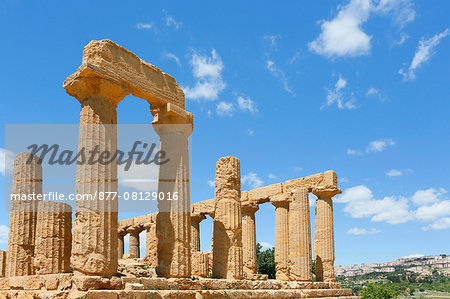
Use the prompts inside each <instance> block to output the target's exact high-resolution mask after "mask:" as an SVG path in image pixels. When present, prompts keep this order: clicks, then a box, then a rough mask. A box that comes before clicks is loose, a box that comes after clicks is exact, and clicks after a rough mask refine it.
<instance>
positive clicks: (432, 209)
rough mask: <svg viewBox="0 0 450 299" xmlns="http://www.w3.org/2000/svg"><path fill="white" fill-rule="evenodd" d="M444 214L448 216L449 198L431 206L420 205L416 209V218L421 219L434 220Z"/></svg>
mask: <svg viewBox="0 0 450 299" xmlns="http://www.w3.org/2000/svg"><path fill="white" fill-rule="evenodd" d="M446 216H450V200H443V201H440V202H437V203H435V204H432V205H431V206H422V207H419V208H418V209H417V211H416V218H417V219H419V220H423V221H436V220H438V219H439V218H441V217H446Z"/></svg>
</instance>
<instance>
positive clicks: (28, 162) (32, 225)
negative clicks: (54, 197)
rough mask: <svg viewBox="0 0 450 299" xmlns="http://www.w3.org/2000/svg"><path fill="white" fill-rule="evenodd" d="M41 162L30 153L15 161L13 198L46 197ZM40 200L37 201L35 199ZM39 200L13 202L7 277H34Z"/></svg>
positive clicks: (12, 200)
mask: <svg viewBox="0 0 450 299" xmlns="http://www.w3.org/2000/svg"><path fill="white" fill-rule="evenodd" d="M41 162H42V161H41V159H40V158H39V157H38V156H36V155H33V154H30V153H20V154H18V155H17V156H16V157H15V159H14V175H13V183H12V192H11V194H12V196H15V195H16V196H19V198H20V197H22V196H28V195H31V194H42V166H41ZM35 199H37V198H35ZM37 204H38V202H37V200H24V201H22V200H20V199H19V200H15V199H14V198H12V199H11V211H10V214H9V239H8V251H7V252H8V253H7V257H6V259H7V262H6V264H7V265H6V267H7V275H8V276H24V275H33V274H34V273H35V269H34V247H35V246H34V243H35V232H36V216H37Z"/></svg>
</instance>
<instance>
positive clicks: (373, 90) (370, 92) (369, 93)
mask: <svg viewBox="0 0 450 299" xmlns="http://www.w3.org/2000/svg"><path fill="white" fill-rule="evenodd" d="M379 95H380V91H379V90H378V89H376V88H375V87H371V88H369V89H368V90H367V92H366V96H367V97H368V96H379Z"/></svg>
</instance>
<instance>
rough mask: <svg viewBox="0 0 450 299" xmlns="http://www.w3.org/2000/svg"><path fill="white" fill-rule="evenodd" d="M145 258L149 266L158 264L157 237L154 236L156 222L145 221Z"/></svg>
mask: <svg viewBox="0 0 450 299" xmlns="http://www.w3.org/2000/svg"><path fill="white" fill-rule="evenodd" d="M144 228H145V229H146V230H147V232H146V239H145V260H146V261H147V262H148V263H149V264H150V266H151V267H156V266H158V239H157V238H156V223H146V224H144Z"/></svg>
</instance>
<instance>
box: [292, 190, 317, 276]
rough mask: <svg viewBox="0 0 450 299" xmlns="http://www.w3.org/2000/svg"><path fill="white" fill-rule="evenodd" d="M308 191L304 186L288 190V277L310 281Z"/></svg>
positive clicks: (310, 256)
mask: <svg viewBox="0 0 450 299" xmlns="http://www.w3.org/2000/svg"><path fill="white" fill-rule="evenodd" d="M308 195H309V192H308V189H306V188H299V189H294V190H293V191H291V192H290V203H289V279H290V280H294V281H312V253H311V223H310V218H309V196H308Z"/></svg>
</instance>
